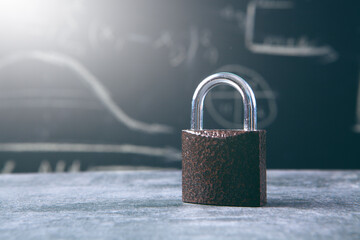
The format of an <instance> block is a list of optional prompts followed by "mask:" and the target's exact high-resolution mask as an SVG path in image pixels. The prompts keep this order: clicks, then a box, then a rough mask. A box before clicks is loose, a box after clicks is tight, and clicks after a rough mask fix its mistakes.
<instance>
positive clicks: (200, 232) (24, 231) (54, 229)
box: [0, 171, 360, 240]
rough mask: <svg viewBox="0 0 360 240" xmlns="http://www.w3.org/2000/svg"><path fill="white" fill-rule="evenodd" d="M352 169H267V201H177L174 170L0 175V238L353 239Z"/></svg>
mask: <svg viewBox="0 0 360 240" xmlns="http://www.w3.org/2000/svg"><path fill="white" fill-rule="evenodd" d="M359 202H360V171H268V204H267V205H266V206H265V207H261V208H242V207H216V206H208V205H194V204H184V203H182V202H181V171H123V172H86V173H63V174H62V173H60V174H57V173H56V174H55V173H54V174H15V175H0V239H1V240H3V239H360V203H359Z"/></svg>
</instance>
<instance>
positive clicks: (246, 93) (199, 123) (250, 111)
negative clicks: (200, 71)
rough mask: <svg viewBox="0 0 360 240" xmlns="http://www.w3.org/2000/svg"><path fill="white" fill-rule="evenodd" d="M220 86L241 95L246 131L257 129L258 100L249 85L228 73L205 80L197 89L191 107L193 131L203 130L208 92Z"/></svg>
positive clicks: (218, 74)
mask: <svg viewBox="0 0 360 240" xmlns="http://www.w3.org/2000/svg"><path fill="white" fill-rule="evenodd" d="M219 85H229V86H232V87H233V88H235V89H236V90H237V91H238V92H239V93H240V95H241V97H242V101H243V105H244V130H245V131H255V130H256V129H257V116H256V114H257V113H256V100H255V95H254V92H253V91H252V89H251V87H250V86H249V84H248V83H247V82H246V81H245V80H244V79H242V78H241V77H239V76H237V75H235V74H233V73H228V72H220V73H215V74H213V75H211V76H209V77H207V78H205V79H204V80H203V81H202V82H201V83H200V84H199V86H198V87H197V88H196V90H195V92H194V95H193V98H192V104H191V105H192V107H191V130H202V129H203V107H204V100H205V97H206V95H207V94H208V92H209V91H210V90H211V89H212V88H214V87H216V86H219Z"/></svg>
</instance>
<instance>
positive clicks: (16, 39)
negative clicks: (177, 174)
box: [0, 0, 360, 173]
mask: <svg viewBox="0 0 360 240" xmlns="http://www.w3.org/2000/svg"><path fill="white" fill-rule="evenodd" d="M0 5H1V6H0V34H1V40H0V171H1V172H3V173H7V172H29V171H42V172H48V171H78V170H97V169H106V168H112V169H116V166H132V167H136V166H142V167H144V166H145V167H172V168H174V167H175V168H180V167H181V149H180V148H181V142H180V132H181V130H182V129H187V128H189V127H190V126H189V125H190V103H191V97H192V94H193V92H194V90H195V88H196V86H197V84H198V83H199V82H200V81H201V80H202V79H203V78H205V77H206V76H208V75H210V74H212V73H215V72H219V71H228V72H233V73H236V74H238V75H240V76H242V77H243V78H244V79H246V80H247V81H248V82H249V83H250V85H251V86H252V88H253V90H254V91H255V96H256V99H257V103H258V125H259V127H260V128H262V129H266V130H267V131H268V138H267V149H268V151H267V154H268V155H267V162H268V167H269V168H327V169H328V168H345V169H346V168H359V167H360V163H359V161H358V159H359V156H360V147H359V146H360V101H359V99H360V90H359V62H358V56H359V51H358V46H357V45H358V40H359V31H358V29H359V25H358V23H357V21H355V20H356V19H355V18H356V17H357V15H358V14H357V12H358V11H357V9H356V8H355V7H354V6H351V5H350V4H349V5H346V4H343V3H341V2H340V1H333V2H332V1H330V2H326V6H325V3H324V2H322V1H275V0H269V1H220V0H211V1H165V0H148V1H145V0H141V1H130V0H125V1H115V0H105V1H104V0H101V1H100V0H89V1H76V0H72V1H60V0H51V1H49V0H47V1H41V0H31V1H26V3H18V2H17V1H4V2H2V3H1V4H0ZM241 106H242V105H241V100H240V98H239V95H238V94H237V93H235V92H234V91H233V90H232V89H230V88H228V87H218V88H216V89H214V90H213V91H212V92H211V93H210V94H209V95H208V97H207V98H206V101H205V115H204V119H205V122H204V124H205V127H206V128H241V123H242V108H241Z"/></svg>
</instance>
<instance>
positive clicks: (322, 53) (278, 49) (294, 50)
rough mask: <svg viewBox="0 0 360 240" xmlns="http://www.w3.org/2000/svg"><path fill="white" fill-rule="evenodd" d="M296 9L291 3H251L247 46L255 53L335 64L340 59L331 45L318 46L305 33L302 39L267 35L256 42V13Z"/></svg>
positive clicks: (246, 34) (249, 5)
mask: <svg viewBox="0 0 360 240" xmlns="http://www.w3.org/2000/svg"><path fill="white" fill-rule="evenodd" d="M292 8H294V3H293V2H291V1H273V0H270V1H251V2H250V3H249V4H248V7H247V13H246V22H245V46H246V47H247V48H248V49H249V50H250V51H252V52H254V53H260V54H270V55H283V56H299V57H322V58H324V60H325V61H324V62H333V61H336V60H337V58H338V54H337V52H336V51H335V50H334V49H333V48H332V47H331V46H329V45H322V46H321V45H320V46H316V45H313V44H311V41H310V40H309V39H308V37H307V36H306V35H305V34H306V33H303V35H302V36H301V37H300V38H297V39H296V38H287V37H282V36H278V35H269V34H267V35H266V36H265V37H264V38H263V41H262V42H255V40H254V39H255V36H254V35H255V31H256V25H255V22H256V13H257V11H260V10H261V11H271V10H284V11H286V10H289V9H292ZM269 20H270V19H269Z"/></svg>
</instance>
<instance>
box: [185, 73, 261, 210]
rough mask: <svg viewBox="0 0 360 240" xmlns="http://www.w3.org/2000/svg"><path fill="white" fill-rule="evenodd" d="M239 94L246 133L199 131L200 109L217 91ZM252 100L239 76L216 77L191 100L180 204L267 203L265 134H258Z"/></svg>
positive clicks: (244, 204) (226, 130)
mask: <svg viewBox="0 0 360 240" xmlns="http://www.w3.org/2000/svg"><path fill="white" fill-rule="evenodd" d="M223 84H225V85H229V86H232V87H233V88H235V89H236V90H237V91H238V92H239V93H240V95H241V97H242V101H243V106H244V110H243V113H244V129H203V105H204V99H205V96H206V95H207V93H208V92H209V91H210V90H211V89H212V88H213V87H216V86H219V85H223ZM256 114H257V113H256V100H255V95H254V93H253V91H252V89H251V88H250V86H249V85H248V84H247V82H246V81H245V80H244V79H242V78H241V77H239V76H237V75H235V74H232V73H226V72H223V73H216V74H213V75H211V76H209V77H207V78H205V79H204V80H203V81H202V82H201V83H200V84H199V86H198V87H197V88H196V90H195V93H194V95H193V98H192V110H191V129H189V130H183V131H182V201H183V202H186V203H197V204H210V205H220V206H248V207H259V206H263V205H264V204H265V203H266V143H265V142H266V131H265V130H257V129H256V128H257V117H256Z"/></svg>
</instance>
